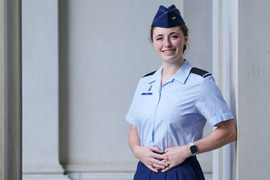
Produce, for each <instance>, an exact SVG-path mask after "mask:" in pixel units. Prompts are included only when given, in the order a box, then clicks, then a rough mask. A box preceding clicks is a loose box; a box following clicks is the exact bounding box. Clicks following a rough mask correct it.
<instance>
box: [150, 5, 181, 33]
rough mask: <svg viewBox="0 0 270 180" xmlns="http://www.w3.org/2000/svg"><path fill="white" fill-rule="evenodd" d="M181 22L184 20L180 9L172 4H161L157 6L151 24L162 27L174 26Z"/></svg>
mask: <svg viewBox="0 0 270 180" xmlns="http://www.w3.org/2000/svg"><path fill="white" fill-rule="evenodd" d="M181 24H185V22H184V20H183V18H182V16H181V14H180V11H179V10H178V9H177V8H176V7H175V5H174V4H173V5H171V6H170V7H168V8H166V7H164V6H162V5H161V6H159V9H158V11H157V14H156V16H155V18H154V20H153V22H152V26H155V27H163V28H170V27H175V26H178V25H181Z"/></svg>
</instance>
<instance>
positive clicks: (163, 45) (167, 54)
mask: <svg viewBox="0 0 270 180" xmlns="http://www.w3.org/2000/svg"><path fill="white" fill-rule="evenodd" d="M187 42H188V36H184V34H183V32H182V31H181V29H180V28H179V26H176V27H172V28H161V27H155V28H154V30H153V41H152V44H153V46H154V48H155V50H156V52H157V54H158V55H159V57H160V58H161V59H162V60H163V61H165V62H169V63H182V62H183V61H184V58H183V47H184V45H186V44H187Z"/></svg>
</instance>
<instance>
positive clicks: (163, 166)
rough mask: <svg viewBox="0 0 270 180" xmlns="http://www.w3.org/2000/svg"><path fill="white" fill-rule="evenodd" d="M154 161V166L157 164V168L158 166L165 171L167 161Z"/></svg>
mask: <svg viewBox="0 0 270 180" xmlns="http://www.w3.org/2000/svg"><path fill="white" fill-rule="evenodd" d="M152 161H153V164H155V167H156V166H157V167H159V168H162V169H164V168H165V167H166V165H167V164H168V163H166V162H165V161H160V160H158V159H153V160H152Z"/></svg>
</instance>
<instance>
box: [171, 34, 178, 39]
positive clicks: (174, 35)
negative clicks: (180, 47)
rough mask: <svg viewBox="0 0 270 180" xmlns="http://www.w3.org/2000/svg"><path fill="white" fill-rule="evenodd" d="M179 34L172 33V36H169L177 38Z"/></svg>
mask: <svg viewBox="0 0 270 180" xmlns="http://www.w3.org/2000/svg"><path fill="white" fill-rule="evenodd" d="M178 37H179V36H178V35H177V34H173V35H172V36H171V38H172V39H177V38H178Z"/></svg>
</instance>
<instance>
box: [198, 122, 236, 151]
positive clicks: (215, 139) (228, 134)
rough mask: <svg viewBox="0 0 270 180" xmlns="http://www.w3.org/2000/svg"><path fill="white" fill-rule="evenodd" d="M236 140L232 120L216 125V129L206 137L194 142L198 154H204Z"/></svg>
mask: <svg viewBox="0 0 270 180" xmlns="http://www.w3.org/2000/svg"><path fill="white" fill-rule="evenodd" d="M236 138H237V131H236V127H235V124H234V121H233V119H231V120H228V121H224V122H221V123H219V124H217V128H216V129H215V130H214V131H213V132H212V133H210V134H209V135H208V136H206V137H204V138H202V139H200V140H198V141H195V142H194V144H195V145H196V146H197V149H198V153H204V152H207V151H211V150H214V149H217V148H220V147H222V146H224V145H226V144H228V143H230V142H233V141H235V140H236Z"/></svg>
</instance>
